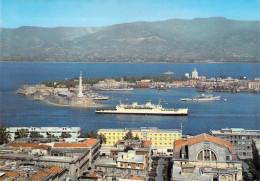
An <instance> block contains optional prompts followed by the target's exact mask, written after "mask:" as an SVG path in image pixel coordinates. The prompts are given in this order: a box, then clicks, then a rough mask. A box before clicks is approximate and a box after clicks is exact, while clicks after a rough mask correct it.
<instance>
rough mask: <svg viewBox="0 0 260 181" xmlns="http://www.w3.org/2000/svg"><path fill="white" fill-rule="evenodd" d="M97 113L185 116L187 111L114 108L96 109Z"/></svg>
mask: <svg viewBox="0 0 260 181" xmlns="http://www.w3.org/2000/svg"><path fill="white" fill-rule="evenodd" d="M95 112H96V113H97V114H133V115H158V116H187V115H188V111H183V112H181V111H179V112H141V111H140V112H138V111H117V110H116V109H97V110H96V111H95Z"/></svg>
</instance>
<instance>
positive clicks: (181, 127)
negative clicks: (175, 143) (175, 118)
mask: <svg viewBox="0 0 260 181" xmlns="http://www.w3.org/2000/svg"><path fill="white" fill-rule="evenodd" d="M182 127H183V126H182V121H181V135H182Z"/></svg>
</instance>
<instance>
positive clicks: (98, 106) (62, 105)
mask: <svg viewBox="0 0 260 181" xmlns="http://www.w3.org/2000/svg"><path fill="white" fill-rule="evenodd" d="M34 101H37V100H34ZM38 101H39V102H44V103H46V104H49V105H52V106H60V107H69V108H87V109H88V108H100V107H106V106H105V105H103V104H96V103H95V106H71V105H65V104H56V103H52V102H49V101H46V100H38Z"/></svg>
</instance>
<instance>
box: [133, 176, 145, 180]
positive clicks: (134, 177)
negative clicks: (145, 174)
mask: <svg viewBox="0 0 260 181" xmlns="http://www.w3.org/2000/svg"><path fill="white" fill-rule="evenodd" d="M130 180H143V181H144V179H142V178H140V177H138V176H135V175H134V176H132V177H131V178H130Z"/></svg>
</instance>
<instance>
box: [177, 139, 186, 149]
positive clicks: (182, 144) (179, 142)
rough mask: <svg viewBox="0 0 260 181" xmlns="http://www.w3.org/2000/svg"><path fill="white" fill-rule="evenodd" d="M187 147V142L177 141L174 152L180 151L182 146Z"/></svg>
mask: <svg viewBox="0 0 260 181" xmlns="http://www.w3.org/2000/svg"><path fill="white" fill-rule="evenodd" d="M184 145H187V141H186V140H183V139H182V140H176V141H174V150H180V149H181V147H182V146H184Z"/></svg>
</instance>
